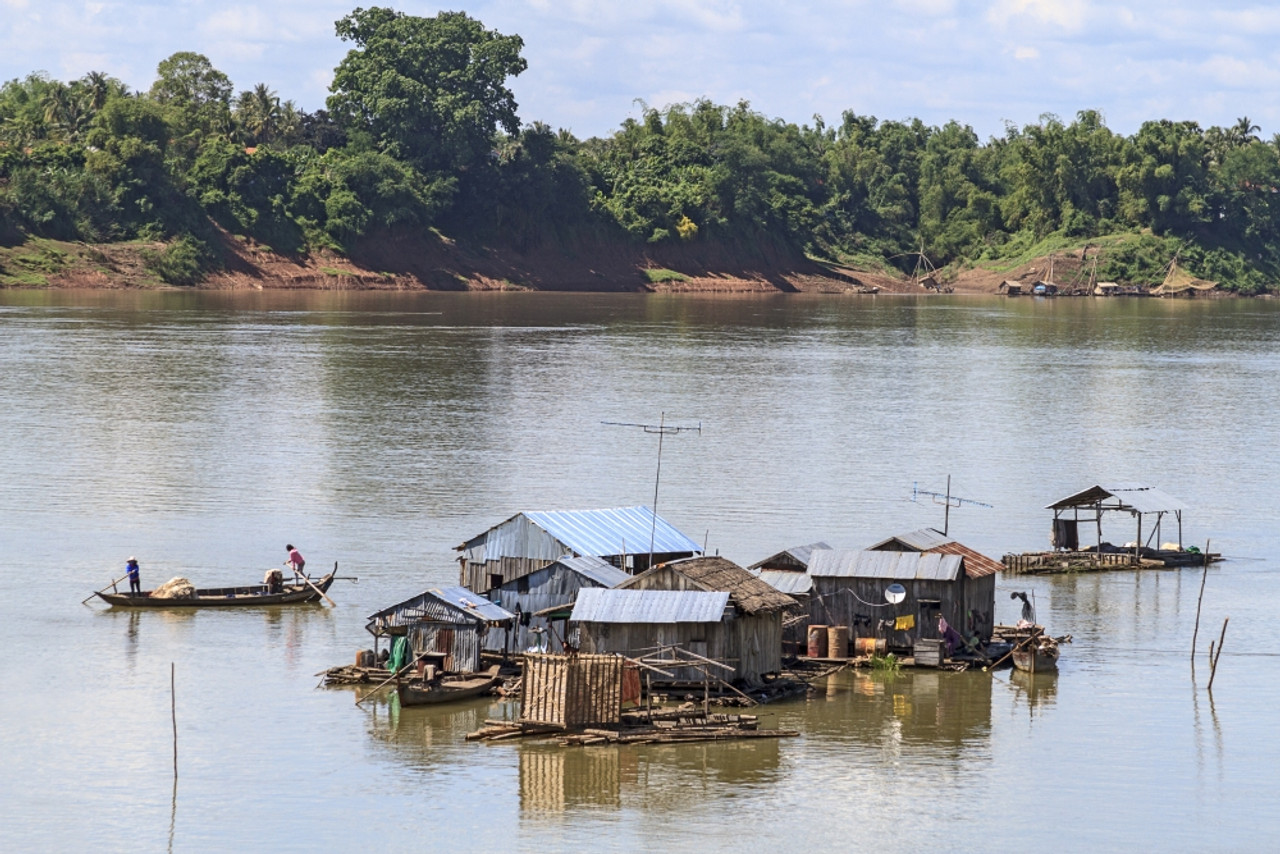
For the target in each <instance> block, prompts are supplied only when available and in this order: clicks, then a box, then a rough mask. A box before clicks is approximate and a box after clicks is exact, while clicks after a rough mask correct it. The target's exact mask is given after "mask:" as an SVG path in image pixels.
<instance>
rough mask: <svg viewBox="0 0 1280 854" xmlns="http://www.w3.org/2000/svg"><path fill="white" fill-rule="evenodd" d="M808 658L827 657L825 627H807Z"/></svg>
mask: <svg viewBox="0 0 1280 854" xmlns="http://www.w3.org/2000/svg"><path fill="white" fill-rule="evenodd" d="M809 657H810V658H826V657H827V626H810V627H809Z"/></svg>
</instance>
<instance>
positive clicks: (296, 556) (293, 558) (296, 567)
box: [285, 543, 307, 575]
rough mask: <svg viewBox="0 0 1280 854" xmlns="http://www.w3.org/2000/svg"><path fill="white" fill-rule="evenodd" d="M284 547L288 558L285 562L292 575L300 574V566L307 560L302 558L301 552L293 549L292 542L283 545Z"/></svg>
mask: <svg viewBox="0 0 1280 854" xmlns="http://www.w3.org/2000/svg"><path fill="white" fill-rule="evenodd" d="M285 549H286V550H287V551H288V552H289V559H288V560H287V561H285V563H287V564H289V566H290V567H291V568H292V569H293V574H294V575H302V568H303V567H304V566H306V565H307V562H306V561H305V560H303V559H302V553H301V552H299V551H298V550H297V549H295V548H294V547H293V544H292V543H290V544H289V545H287V546H285Z"/></svg>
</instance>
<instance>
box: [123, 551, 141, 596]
mask: <svg viewBox="0 0 1280 854" xmlns="http://www.w3.org/2000/svg"><path fill="white" fill-rule="evenodd" d="M124 572H125V575H127V576H129V593H130V594H133V595H137V596H141V595H142V576H141V575H140V574H139V571H138V559H137V558H136V557H131V558H129V559H128V560H127V561H125V564H124Z"/></svg>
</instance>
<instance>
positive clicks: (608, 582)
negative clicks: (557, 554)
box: [556, 555, 631, 587]
mask: <svg viewBox="0 0 1280 854" xmlns="http://www.w3.org/2000/svg"><path fill="white" fill-rule="evenodd" d="M556 563H558V564H561V565H563V566H564V567H565V568H566V569H568V570H569V571H570V572H576V573H577V574H578V575H581V576H582V577H583V578H588V579H590V580H592V581H594V582H595V583H596V584H599V585H600V586H601V587H617V586H618V585H619V584H621V583H622V582H624V581H626V580H627V579H628V578H630V577H631V575H630V574H629V573H626V572H623V571H622V570H620V569H618V568H617V567H616V566H614V565H613V564H611V563H609V562H608V561H607V560H605V559H603V558H598V557H595V556H594V555H583V556H582V557H573V556H571V555H566V556H564V557H562V558H560V559H559V560H557V561H556Z"/></svg>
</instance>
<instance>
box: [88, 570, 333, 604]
mask: <svg viewBox="0 0 1280 854" xmlns="http://www.w3.org/2000/svg"><path fill="white" fill-rule="evenodd" d="M337 571H338V568H337V567H336V566H335V567H334V571H333V572H331V573H329V574H328V575H326V576H324V577H323V578H317V579H315V580H314V581H312V582H311V584H308V583H307V582H305V581H301V580H299V581H294V582H292V583H289V584H285V585H283V586H281V588H280V589H279V591H278V592H274V593H273V592H271V590H270V588H268V587H267V585H265V584H251V585H249V586H247V587H206V588H197V589H196V592H195V595H194V596H190V597H187V598H184V599H153V598H152V597H151V591H150V590H144V591H142V592H141V593H137V594H135V593H104V592H102V591H98V592H97V594H96V595H97V596H98V597H99V598H101V599H102V600H103V601H105V602H107V603H108V604H110V605H111V606H113V607H116V608H266V607H269V606H273V605H301V604H303V603H305V602H316V601H318V600H319V599H320V596H321V593H323V592H327V591H328V589H329V586H330V585H332V584H333V577H334V575H336V574H337ZM312 584H314V585H315V586H314V587H313V586H312ZM317 588H319V590H317Z"/></svg>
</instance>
